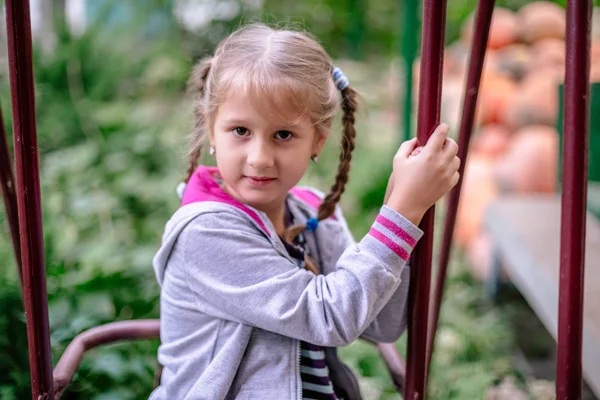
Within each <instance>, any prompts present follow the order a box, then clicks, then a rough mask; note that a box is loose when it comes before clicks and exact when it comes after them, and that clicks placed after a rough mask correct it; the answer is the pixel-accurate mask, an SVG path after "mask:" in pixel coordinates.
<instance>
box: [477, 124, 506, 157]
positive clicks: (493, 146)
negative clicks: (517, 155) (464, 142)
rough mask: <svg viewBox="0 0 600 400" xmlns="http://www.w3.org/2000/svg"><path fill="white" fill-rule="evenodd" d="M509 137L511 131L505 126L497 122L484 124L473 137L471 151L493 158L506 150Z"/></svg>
mask: <svg viewBox="0 0 600 400" xmlns="http://www.w3.org/2000/svg"><path fill="white" fill-rule="evenodd" d="M510 138H511V132H510V130H509V129H508V128H506V127H505V126H503V125H498V124H492V125H485V126H483V127H482V128H481V129H480V130H479V132H478V133H477V135H476V136H475V137H474V138H473V142H472V151H475V152H477V153H478V154H483V155H485V156H487V157H490V158H491V159H495V158H497V157H500V156H501V155H503V154H504V153H505V152H506V150H507V149H508V146H509V142H510Z"/></svg>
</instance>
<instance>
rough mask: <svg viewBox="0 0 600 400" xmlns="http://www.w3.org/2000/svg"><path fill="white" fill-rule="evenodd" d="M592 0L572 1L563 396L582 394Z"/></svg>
mask: <svg viewBox="0 0 600 400" xmlns="http://www.w3.org/2000/svg"><path fill="white" fill-rule="evenodd" d="M591 16H592V2H591V0H569V1H567V32H566V35H567V37H566V58H565V59H566V72H565V86H564V95H565V96H564V99H565V101H564V107H565V108H564V116H565V118H564V126H563V132H564V135H563V138H564V139H563V176H562V209H561V237H560V239H561V240H560V285H559V296H558V298H559V301H558V303H559V304H558V354H557V360H556V361H557V363H556V398H557V400H575V399H581V386H582V375H581V353H582V326H583V276H584V266H585V226H586V224H585V218H586V199H587V198H586V196H587V176H588V146H589V117H590V115H589V75H590V29H591Z"/></svg>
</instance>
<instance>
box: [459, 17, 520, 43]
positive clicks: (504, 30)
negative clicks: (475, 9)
mask: <svg viewBox="0 0 600 400" xmlns="http://www.w3.org/2000/svg"><path fill="white" fill-rule="evenodd" d="M473 21H474V14H471V15H470V16H469V17H468V18H467V20H466V21H465V23H464V24H463V26H462V30H461V38H462V40H463V42H464V43H466V44H470V43H471V41H472V40H473V30H474V22H473ZM518 36H519V25H518V21H517V17H516V15H515V13H514V12H512V11H511V10H508V9H506V8H500V7H496V8H494V13H493V14H492V23H491V25H490V33H489V36H488V43H487V47H488V48H490V49H499V48H502V47H504V46H507V45H509V44H511V43H514V42H515V41H516V40H517V39H518Z"/></svg>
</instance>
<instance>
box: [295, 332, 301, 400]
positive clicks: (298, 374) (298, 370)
mask: <svg viewBox="0 0 600 400" xmlns="http://www.w3.org/2000/svg"><path fill="white" fill-rule="evenodd" d="M296 378H298V381H297V382H298V400H302V375H301V374H300V341H299V340H297V341H296Z"/></svg>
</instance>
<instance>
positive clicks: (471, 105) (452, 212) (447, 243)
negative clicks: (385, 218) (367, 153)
mask: <svg viewBox="0 0 600 400" xmlns="http://www.w3.org/2000/svg"><path fill="white" fill-rule="evenodd" d="M495 3H496V2H495V0H480V1H479V4H478V6H477V14H476V17H475V21H474V23H475V27H474V34H473V43H472V44H471V55H470V59H469V73H468V76H467V85H466V87H465V92H464V97H463V109H462V117H461V122H460V133H459V136H458V157H459V158H460V160H461V165H460V169H459V173H460V179H459V181H458V184H457V185H456V186H455V187H454V189H453V190H452V191H451V192H450V197H449V200H448V210H447V213H446V222H445V225H444V236H443V241H442V247H441V250H440V257H439V267H438V272H437V276H436V285H435V291H434V296H433V305H432V310H431V313H430V320H429V331H428V335H427V336H428V338H427V343H428V346H427V365H428V369H429V366H430V365H431V357H432V354H433V350H434V348H433V346H434V342H435V333H436V331H437V327H438V322H439V316H440V307H441V305H442V298H443V294H444V285H445V283H446V272H447V270H448V262H449V260H450V250H451V247H452V234H453V233H454V226H455V224H456V213H457V210H458V202H459V200H460V192H461V188H462V180H463V174H464V171H465V165H466V162H467V153H468V150H469V142H470V141H471V133H472V131H473V122H474V120H475V109H476V106H477V97H478V95H479V84H480V82H481V73H482V71H483V64H484V60H485V53H486V49H487V42H488V36H489V32H490V25H491V22H492V14H493V11H494V5H495Z"/></svg>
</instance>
